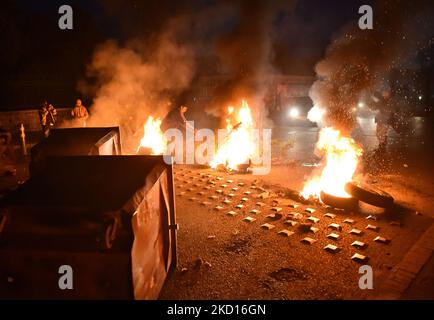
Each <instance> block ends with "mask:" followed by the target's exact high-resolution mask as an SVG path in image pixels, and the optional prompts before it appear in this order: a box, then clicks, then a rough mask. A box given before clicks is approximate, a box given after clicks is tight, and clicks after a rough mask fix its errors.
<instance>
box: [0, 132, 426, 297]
mask: <svg viewBox="0 0 434 320" xmlns="http://www.w3.org/2000/svg"><path fill="white" fill-rule="evenodd" d="M291 130H292V129H291ZM282 132H283V131H282ZM286 134H287V132H286V131H285V132H283V133H282V140H284V139H286V137H287V135H286ZM289 134H290V136H291V137H293V138H294V141H295V144H294V146H293V147H292V149H291V150H290V153H289V154H288V158H287V159H284V161H281V162H280V163H274V164H273V166H272V169H271V172H270V173H269V174H268V175H266V176H256V175H248V174H246V175H228V174H225V173H222V172H216V171H214V170H211V169H208V168H203V167H202V168H198V167H193V166H184V165H177V166H175V188H176V190H175V192H176V209H177V220H178V224H179V230H178V266H177V268H176V270H174V272H173V273H172V274H171V275H170V276H169V277H168V279H167V281H166V283H165V286H164V288H163V290H162V292H161V295H160V299H371V298H375V297H376V295H377V293H378V290H377V288H379V287H380V286H381V283H383V282H384V281H385V279H386V278H387V277H388V276H389V275H390V273H391V272H392V270H393V268H394V267H395V266H396V265H397V264H398V263H399V262H400V261H401V259H402V258H403V257H404V256H405V254H406V253H407V252H408V250H409V249H410V248H411V247H412V246H413V244H414V243H415V242H416V241H417V239H418V238H419V237H420V235H421V234H422V233H423V232H424V231H425V230H426V229H428V228H429V226H430V225H431V224H432V222H433V219H434V211H433V210H432V209H433V203H434V179H433V178H434V176H432V168H431V167H432V163H433V158H434V157H432V156H431V155H430V153H429V152H428V151H427V150H434V149H433V148H431V145H430V144H428V141H430V140H426V139H425V138H423V139H425V140H422V138H421V139H420V140H415V142H413V144H412V145H413V146H415V147H414V149H411V150H409V149H407V150H406V149H402V148H401V146H402V145H403V144H402V143H401V142H399V141H395V143H393V142H394V141H391V147H390V154H389V156H388V157H384V158H382V159H381V161H384V162H385V163H387V165H386V166H380V168H372V167H369V166H366V167H365V168H363V170H361V173H363V176H358V177H357V179H361V180H363V181H365V182H367V183H369V184H372V185H375V186H376V187H378V188H381V189H383V190H385V191H387V192H389V193H390V194H391V195H393V197H394V198H395V202H396V204H397V206H396V207H395V209H394V210H391V211H390V212H388V213H385V212H383V211H382V209H377V208H374V207H369V206H365V205H362V206H361V208H360V211H359V212H354V213H351V212H343V211H338V210H332V209H331V208H327V207H325V206H323V205H321V204H320V203H302V202H300V201H299V200H298V197H296V194H297V193H298V191H299V190H301V188H302V185H303V181H304V180H305V178H306V177H307V176H309V175H310V174H311V173H312V170H315V169H313V168H312V167H309V166H305V165H304V164H306V163H310V162H315V157H314V156H312V151H313V149H314V148H313V145H314V142H315V141H316V139H317V130H316V129H312V128H308V129H306V130H305V131H304V132H303V131H300V130H295V131H290V132H289ZM366 137H367V138H366V139H367V140H369V139H370V138H369V137H370V135H369V134H366ZM421 142H424V144H422V143H421ZM365 150H368V152H367V154H366V158H369V156H370V153H369V152H370V151H369V150H372V148H370V144H369V141H368V143H367V145H366V146H365ZM431 153H432V152H431ZM427 155H428V156H427ZM371 156H372V154H371ZM17 160H18V161H19V162H20V163H19V164H18V166H17V172H16V174H15V175H14V174H9V173H6V174H4V175H3V176H2V177H1V178H0V191H1V193H2V194H4V193H6V192H8V190H10V189H11V188H14V187H16V186H17V185H19V183H22V182H23V181H24V180H25V179H26V178H27V176H28V169H27V163H26V159H19V158H18V159H17ZM27 160H28V159H27ZM365 160H366V159H364V163H365V162H366V163H369V161H365ZM381 161H374V162H375V163H377V164H381ZM9 164H10V163H4V162H3V163H1V165H2V167H4V166H5V165H9ZM240 183H241V185H240ZM232 188H238V189H237V190H232ZM261 188H262V189H261ZM217 190H221V191H217ZM264 190H265V191H266V192H265V193H264ZM249 192H250V194H249ZM230 194H231V195H230ZM264 196H265V197H264ZM210 197H212V198H210ZM263 197H264V198H263ZM192 198H194V199H192ZM242 198H246V199H243V200H245V201H243V200H242ZM225 199H226V200H229V201H231V202H230V203H229V202H227V201H226V203H224V202H223V201H224V200H225ZM258 202H262V204H261V206H259V205H258ZM239 204H243V207H242V208H236V206H237V205H239ZM294 205H298V207H295V208H294V207H291V206H294ZM216 206H220V207H221V208H219V209H216ZM276 207H277V208H281V209H282V210H281V211H280V212H279V213H280V214H282V216H281V217H278V216H277V217H275V218H274V219H273V218H271V217H267V216H269V215H270V214H272V213H275V211H273V208H276ZM306 208H313V209H314V210H315V211H314V212H312V213H308V212H306V211H305V209H306ZM254 209H256V210H258V211H260V212H251V210H254ZM230 211H233V215H228V212H230ZM291 213H299V215H298V219H296V218H295V217H294V216H291ZM326 213H332V214H334V215H335V216H329V217H328V216H325V214H326ZM369 215H373V216H375V217H376V220H371V219H367V217H368V216H369ZM310 216H312V217H314V218H318V219H319V221H318V222H316V223H313V222H312V226H313V227H315V228H317V229H318V230H317V231H316V232H312V231H311V230H310V229H306V230H303V229H301V228H300V224H301V223H303V222H305V221H306V219H307V218H309V217H310ZM246 217H252V218H254V219H256V220H255V221H253V222H246V221H243V219H244V218H246ZM289 219H291V220H294V221H295V222H297V223H298V224H296V225H293V226H292V225H289V224H288V223H285V221H286V220H289ZM346 219H353V220H354V222H353V224H349V223H345V222H344V221H345V220H346ZM266 223H268V224H270V225H271V227H272V229H270V230H268V229H265V228H264V227H262V225H263V224H266ZM331 223H337V224H339V225H340V226H341V227H342V230H341V231H338V230H332V229H330V228H329V225H330V224H331ZM368 224H371V225H375V226H378V227H379V231H372V230H367V229H366V226H367V225H368ZM269 227H270V226H269ZM353 228H357V229H359V230H361V231H362V232H363V234H362V235H359V236H357V235H354V234H350V233H349V232H350V230H352V229H353ZM282 230H286V231H285V232H287V235H289V236H287V235H284V234H279V233H278V232H279V231H282ZM291 232H293V234H291ZM330 233H335V234H338V235H339V239H338V240H332V239H330V238H328V237H327V235H329V234H330ZM378 235H380V236H382V237H385V238H387V239H389V240H390V243H388V244H383V243H377V242H375V241H373V240H374V238H375V237H377V236H378ZM305 237H310V238H312V239H314V240H316V242H314V243H313V244H311V245H309V244H305V243H302V242H301V240H302V239H303V238H305ZM356 240H357V241H362V242H364V243H366V245H367V247H366V248H365V249H357V248H355V247H353V246H352V245H351V244H352V243H353V242H354V241H356ZM327 244H333V245H336V246H338V247H339V249H340V251H339V252H337V253H330V252H327V251H325V250H324V247H325V246H326V245H327ZM355 253H359V254H362V255H365V256H366V257H367V258H368V259H369V260H368V261H367V262H366V263H367V264H369V265H370V266H372V268H373V272H374V289H373V290H361V289H360V288H359V286H358V282H359V278H360V276H361V275H360V274H359V267H360V266H361V265H362V264H363V263H362V264H361V263H358V262H355V261H353V260H351V257H352V256H353V255H354V254H355ZM433 270H434V260H433V257H431V259H430V260H429V261H428V262H427V263H426V265H425V266H424V267H423V269H422V271H421V272H420V274H419V275H418V277H417V278H416V279H415V280H414V281H413V283H412V284H411V286H410V287H409V288H408V290H407V292H405V294H404V295H403V297H402V298H405V299H417V298H423V299H427V298H428V299H434V277H433V276H432V275H433Z"/></svg>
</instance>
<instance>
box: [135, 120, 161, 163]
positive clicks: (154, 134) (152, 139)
mask: <svg viewBox="0 0 434 320" xmlns="http://www.w3.org/2000/svg"><path fill="white" fill-rule="evenodd" d="M160 125H161V120H160V118H156V119H154V117H152V116H149V117H148V120H147V121H146V123H145V126H144V134H143V138H142V139H141V140H140V145H139V148H140V147H143V148H147V149H151V150H152V154H163V153H164V151H165V150H166V145H167V142H166V140H165V139H164V136H163V132H162V131H161V129H160Z"/></svg>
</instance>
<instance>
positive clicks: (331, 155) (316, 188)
mask: <svg viewBox="0 0 434 320" xmlns="http://www.w3.org/2000/svg"><path fill="white" fill-rule="evenodd" d="M317 150H319V151H320V152H324V153H325V157H326V159H325V166H324V169H323V170H322V172H321V173H320V175H319V176H317V177H313V178H311V179H310V180H309V181H308V182H307V183H306V184H305V186H304V188H303V190H302V192H301V195H302V196H303V197H304V198H305V199H308V198H310V197H315V198H318V199H319V198H321V192H323V194H329V195H333V196H337V197H342V198H350V197H351V196H350V195H349V194H348V193H347V192H346V191H345V185H346V184H347V183H348V182H351V181H352V179H353V176H354V173H355V171H356V169H357V165H358V162H359V157H360V156H361V155H362V149H361V148H360V147H359V146H358V145H357V144H356V143H355V141H354V140H353V139H351V138H347V137H344V136H343V135H342V134H341V132H340V131H339V130H336V129H333V128H330V127H329V128H324V129H322V130H321V132H320V136H319V140H318V143H317Z"/></svg>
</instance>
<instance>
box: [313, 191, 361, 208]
mask: <svg viewBox="0 0 434 320" xmlns="http://www.w3.org/2000/svg"><path fill="white" fill-rule="evenodd" d="M320 199H321V201H322V202H324V203H325V204H328V205H329V206H331V207H334V208H339V209H345V210H354V209H355V208H357V206H358V204H359V200H357V199H356V198H353V197H349V198H344V197H337V196H334V195H331V194H329V193H325V192H324V191H321V194H320Z"/></svg>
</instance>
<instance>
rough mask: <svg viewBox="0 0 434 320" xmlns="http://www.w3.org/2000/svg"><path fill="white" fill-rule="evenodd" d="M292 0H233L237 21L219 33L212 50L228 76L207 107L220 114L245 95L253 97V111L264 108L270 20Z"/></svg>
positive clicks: (270, 68) (257, 112) (217, 114)
mask: <svg viewBox="0 0 434 320" xmlns="http://www.w3.org/2000/svg"><path fill="white" fill-rule="evenodd" d="M291 3H292V2H291V1H286V2H284V1H261V0H253V1H252V0H250V1H247V0H241V1H237V2H236V6H235V10H236V12H237V15H238V21H237V24H236V25H235V26H234V27H233V28H232V29H231V30H229V31H228V32H226V33H224V34H223V35H222V36H220V37H219V38H218V39H217V40H216V43H215V48H214V53H215V55H216V56H217V57H218V59H219V62H220V64H221V65H223V66H225V67H226V68H227V70H226V71H227V73H228V74H229V78H228V79H227V80H226V81H224V82H223V83H222V84H220V85H218V86H217V87H216V89H215V90H214V93H213V96H214V99H213V102H212V103H211V104H210V105H208V107H207V109H206V111H207V112H208V113H211V114H213V115H215V116H221V115H222V110H224V108H226V107H227V106H228V105H239V104H240V101H241V99H243V98H245V99H247V100H249V101H250V102H251V100H254V102H255V103H254V104H253V109H256V112H254V113H255V114H260V113H261V112H260V111H261V110H260V109H263V101H262V98H263V95H264V93H265V90H266V89H267V85H268V81H269V75H270V74H271V73H272V71H273V68H272V66H271V64H270V61H271V60H272V54H273V52H272V37H273V32H274V30H273V20H274V19H275V18H276V15H277V14H278V13H279V11H280V10H282V9H283V8H285V7H288V6H290V5H291Z"/></svg>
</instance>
